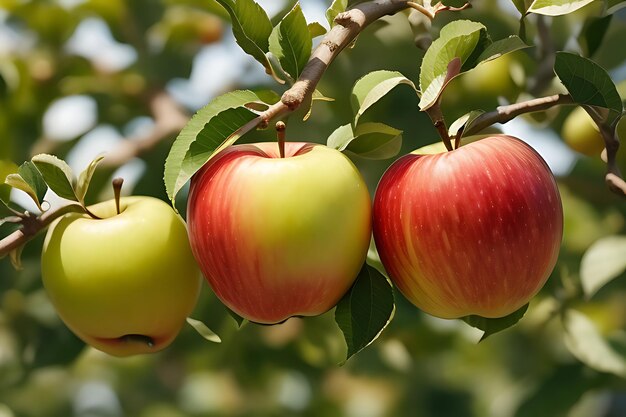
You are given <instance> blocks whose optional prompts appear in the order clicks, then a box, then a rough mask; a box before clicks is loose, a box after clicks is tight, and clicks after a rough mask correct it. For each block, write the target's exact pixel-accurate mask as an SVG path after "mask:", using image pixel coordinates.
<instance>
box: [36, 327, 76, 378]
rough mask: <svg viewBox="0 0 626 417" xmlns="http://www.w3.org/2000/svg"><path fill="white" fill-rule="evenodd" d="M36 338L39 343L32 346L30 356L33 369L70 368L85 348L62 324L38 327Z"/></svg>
mask: <svg viewBox="0 0 626 417" xmlns="http://www.w3.org/2000/svg"><path fill="white" fill-rule="evenodd" d="M34 337H36V340H37V343H33V344H32V355H28V364H29V366H30V367H32V368H43V367H46V366H69V365H70V364H71V363H72V362H74V361H75V360H76V358H77V357H78V356H79V355H80V353H81V352H82V351H83V349H84V348H85V343H84V342H83V341H82V340H80V339H79V338H78V337H76V336H75V335H74V333H72V332H71V331H70V330H69V329H68V328H67V327H66V326H64V325H62V324H59V325H57V326H54V327H48V326H45V325H38V326H37V328H36V333H35V334H34Z"/></svg>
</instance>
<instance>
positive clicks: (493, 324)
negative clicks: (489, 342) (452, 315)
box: [461, 304, 528, 342]
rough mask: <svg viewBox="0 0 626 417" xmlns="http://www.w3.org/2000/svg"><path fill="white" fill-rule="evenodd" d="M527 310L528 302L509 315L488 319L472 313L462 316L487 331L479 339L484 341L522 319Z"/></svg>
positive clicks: (470, 323)
mask: <svg viewBox="0 0 626 417" xmlns="http://www.w3.org/2000/svg"><path fill="white" fill-rule="evenodd" d="M526 310H528V304H526V305H524V306H523V307H521V308H519V309H517V310H516V311H514V312H513V313H511V314H509V315H508V316H504V317H500V318H497V319H488V318H486V317H481V316H475V315H472V316H466V317H462V318H461V320H463V321H464V322H465V323H467V324H469V325H470V326H472V327H476V328H477V329H480V330H482V331H483V332H485V333H483V336H482V337H481V338H480V341H479V342H482V341H483V340H485V339H486V338H488V337H489V336H491V335H492V334H495V333H498V332H501V331H502V330H506V329H508V328H509V327H511V326H513V325H514V324H516V323H517V322H518V321H520V320H521V318H522V317H524V314H526Z"/></svg>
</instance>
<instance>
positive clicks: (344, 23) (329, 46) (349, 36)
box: [243, 0, 408, 132]
mask: <svg viewBox="0 0 626 417" xmlns="http://www.w3.org/2000/svg"><path fill="white" fill-rule="evenodd" d="M407 3H408V0H373V1H369V2H365V3H361V4H358V5H356V6H355V7H354V8H353V9H350V10H348V11H346V12H343V13H340V14H339V15H337V17H336V18H335V23H336V24H335V26H333V28H332V29H331V30H330V31H329V32H328V33H327V34H326V36H324V38H323V39H322V41H321V42H320V44H319V45H318V46H317V48H315V50H314V51H313V53H312V54H311V57H310V59H309V62H308V63H307V65H306V66H305V67H304V69H303V70H302V73H301V74H300V77H299V78H298V80H296V82H295V83H294V84H293V86H292V87H291V88H290V89H289V90H287V91H285V93H284V94H283V96H282V97H281V99H280V101H279V102H278V103H276V104H274V105H272V106H270V107H269V108H268V109H267V110H266V111H264V112H263V113H261V114H260V115H259V117H257V118H256V119H253V120H252V121H251V122H250V123H248V124H247V125H246V126H245V128H249V129H248V130H250V129H252V128H254V127H257V126H268V125H269V123H270V121H271V120H272V119H274V118H276V117H279V116H282V115H285V114H288V113H290V112H293V111H295V110H296V109H298V107H300V106H301V105H302V103H304V102H306V101H308V99H309V98H310V97H311V95H312V94H313V91H315V88H316V87H317V84H318V83H319V81H320V79H321V78H322V75H324V72H326V69H327V68H328V66H329V65H330V64H331V63H332V62H333V60H334V59H335V58H336V57H337V55H339V53H340V52H341V51H343V50H344V48H345V47H347V46H348V45H350V44H351V43H352V41H354V39H355V38H356V37H357V35H358V34H359V33H361V32H362V31H363V29H365V27H367V25H369V24H370V23H372V22H373V21H375V20H378V19H380V18H381V17H383V16H386V15H391V14H394V13H397V12H399V11H400V10H403V9H406V8H407V7H408V6H407ZM243 131H244V132H246V131H247V130H246V129H243Z"/></svg>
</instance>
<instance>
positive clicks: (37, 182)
mask: <svg viewBox="0 0 626 417" xmlns="http://www.w3.org/2000/svg"><path fill="white" fill-rule="evenodd" d="M18 172H19V174H20V176H21V177H22V179H23V180H24V181H25V182H26V183H27V184H28V185H29V186H30V188H31V189H32V190H33V192H34V194H35V196H34V197H31V198H33V200H35V203H36V204H37V207H39V209H40V210H41V205H40V203H41V202H43V198H44V196H45V195H46V192H47V191H48V185H46V182H45V181H44V179H43V177H42V176H41V173H40V172H39V170H38V169H37V167H35V165H34V164H33V163H32V162H30V161H26V162H24V163H23V164H22V165H20V167H19V169H18Z"/></svg>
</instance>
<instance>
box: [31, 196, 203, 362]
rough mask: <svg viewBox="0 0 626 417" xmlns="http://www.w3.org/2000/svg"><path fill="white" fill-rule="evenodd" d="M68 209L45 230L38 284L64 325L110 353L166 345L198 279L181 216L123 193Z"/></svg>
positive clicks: (191, 304) (192, 302) (189, 306)
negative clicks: (85, 209)
mask: <svg viewBox="0 0 626 417" xmlns="http://www.w3.org/2000/svg"><path fill="white" fill-rule="evenodd" d="M89 210H90V211H91V212H92V213H94V214H95V215H96V216H98V217H100V218H101V219H94V218H91V217H89V216H87V215H86V214H79V213H71V214H66V215H65V216H63V217H61V218H59V219H57V220H56V221H55V222H54V223H53V224H52V225H51V226H50V228H49V229H48V233H47V235H46V239H45V241H44V246H43V253H42V260H41V264H42V278H43V284H44V287H45V289H46V291H47V293H48V296H49V297H50V300H51V301H52V304H53V305H54V307H55V308H56V310H57V312H58V314H59V316H60V317H61V319H62V320H63V321H64V322H65V324H66V325H67V326H68V327H69V328H70V329H71V330H72V331H73V332H74V333H75V334H76V335H77V336H78V337H80V338H81V339H82V340H84V341H85V342H86V343H88V344H90V345H91V346H93V347H95V348H96V349H99V350H101V351H103V352H106V353H109V354H111V355H115V356H128V355H133V354H138V353H148V352H156V351H158V350H161V349H163V348H165V347H166V346H168V345H169V344H170V343H171V342H172V341H173V339H174V338H175V337H176V335H177V334H178V332H179V330H180V329H181V327H182V326H183V324H184V323H185V320H186V318H187V316H188V314H189V313H191V311H192V309H193V308H194V306H195V303H196V300H197V298H198V294H199V291H200V287H201V283H202V278H201V276H200V271H199V270H198V267H197V265H196V263H195V260H194V258H193V255H192V253H191V248H190V247H189V242H188V240H187V230H186V228H185V224H184V222H183V220H182V219H181V218H180V216H178V215H177V214H176V213H175V212H174V210H173V209H172V208H171V207H170V206H169V205H167V204H166V203H164V202H163V201H161V200H158V199H156V198H152V197H125V198H122V199H121V201H120V213H119V214H117V210H116V204H115V200H111V201H107V202H103V203H99V204H96V205H93V206H90V207H89Z"/></svg>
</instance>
